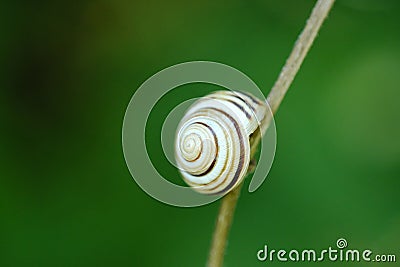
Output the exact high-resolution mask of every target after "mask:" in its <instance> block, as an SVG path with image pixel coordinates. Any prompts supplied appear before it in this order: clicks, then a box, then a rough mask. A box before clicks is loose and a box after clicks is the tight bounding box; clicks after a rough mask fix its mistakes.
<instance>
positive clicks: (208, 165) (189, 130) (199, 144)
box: [175, 91, 268, 194]
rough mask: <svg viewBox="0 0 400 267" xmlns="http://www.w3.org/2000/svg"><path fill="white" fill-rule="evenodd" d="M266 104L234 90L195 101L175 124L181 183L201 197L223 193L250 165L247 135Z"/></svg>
mask: <svg viewBox="0 0 400 267" xmlns="http://www.w3.org/2000/svg"><path fill="white" fill-rule="evenodd" d="M267 108H268V106H267V104H266V102H263V101H262V100H260V99H258V98H256V97H254V96H252V95H250V94H247V93H241V92H236V91H217V92H214V93H211V94H209V95H207V96H205V97H203V98H201V99H199V100H197V101H196V102H195V103H194V104H193V105H192V106H191V107H189V109H188V110H187V112H186V114H185V115H184V117H183V118H182V120H181V122H180V123H179V125H178V129H177V133H176V139H175V157H176V162H177V166H178V168H179V170H180V173H181V174H182V176H183V179H184V181H185V182H186V183H187V184H188V185H189V186H191V187H192V188H193V189H194V190H196V191H198V192H200V193H204V194H224V193H227V192H229V191H230V190H232V189H233V188H235V187H236V186H237V185H238V184H239V183H240V182H241V181H242V180H243V178H244V176H245V175H246V173H247V169H248V167H249V164H250V150H251V147H250V135H251V134H252V133H254V132H255V131H256V130H257V128H258V127H259V121H262V120H263V119H264V117H265V116H266V112H267Z"/></svg>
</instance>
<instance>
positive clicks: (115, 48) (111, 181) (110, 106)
mask: <svg viewBox="0 0 400 267" xmlns="http://www.w3.org/2000/svg"><path fill="white" fill-rule="evenodd" d="M313 4H314V1H309V0H285V1H278V0H277V1H262V0H258V1H244V0H242V1H239V0H233V1H208V0H207V1H193V2H188V1H157V0H148V1H141V2H138V1H119V2H117V1H114V2H113V1H79V2H76V3H75V2H71V1H41V2H40V3H39V1H38V2H36V1H25V2H24V1H4V2H2V3H1V4H0V5H1V6H0V28H1V29H0V32H1V42H0V47H1V50H0V60H1V62H2V63H4V64H2V66H3V67H2V71H1V74H0V79H1V83H2V89H1V91H0V114H1V117H0V119H1V126H0V129H1V132H0V137H1V139H0V140H1V142H0V149H1V153H0V162H1V163H0V266H2V267H3V266H4V267H5V266H7V267H8V266H40V267H44V266H204V265H205V261H206V258H207V254H208V248H209V244H210V240H211V233H212V230H213V227H214V222H215V217H216V214H217V210H218V204H219V203H218V202H216V203H213V204H210V205H207V206H203V207H199V208H177V207H172V206H168V205H165V204H162V203H160V202H158V201H156V200H154V199H153V198H151V197H150V196H148V195H147V194H146V193H144V192H143V191H142V190H141V189H140V188H139V187H138V185H137V184H136V183H135V182H134V180H133V179H132V177H131V176H130V174H129V172H128V169H127V167H126V165H125V162H124V157H123V153H122V146H121V128H122V120H123V116H124V112H125V108H126V106H127V104H128V102H129V100H130V98H131V96H132V95H133V93H134V92H135V90H136V89H137V88H138V87H139V85H140V84H141V83H142V82H144V81H145V80H146V79H147V78H149V77H150V76H151V75H153V74H154V73H156V72H157V71H160V70H162V69H163V68H165V67H168V66H171V65H174V64H177V63H181V62H185V61H192V60H211V61H217V62H221V63H224V64H228V65H231V66H233V67H235V68H237V69H239V70H241V71H242V72H244V73H246V74H247V75H248V76H249V77H251V78H252V79H253V80H254V81H255V82H256V83H257V85H258V86H259V87H260V88H261V89H262V90H263V92H264V93H265V94H267V92H268V91H269V89H270V88H271V86H272V85H273V83H274V80H275V79H276V77H277V75H278V73H279V71H280V68H281V67H282V65H283V63H284V61H285V59H286V57H287V56H288V54H289V52H290V50H291V48H292V45H293V43H294V41H295V39H296V36H297V35H298V33H299V32H300V31H301V29H302V27H303V25H304V23H305V20H306V18H307V17H308V15H309V13H310V10H311V8H312V6H313ZM399 14H400V2H399V1H395V0H391V1H389V0H386V1H381V0H374V1H373V0H364V1H362V0H359V1H356V0H342V1H338V2H337V3H336V5H335V7H334V9H333V11H332V12H331V14H330V16H329V18H328V20H327V21H326V23H325V24H324V27H323V28H322V30H321V32H320V34H319V37H318V39H317V40H316V43H315V44H314V46H313V47H312V49H311V51H310V53H309V55H308V57H307V59H306V61H305V62H304V64H303V66H302V69H301V70H300V72H299V74H298V75H297V77H296V79H295V81H294V83H293V85H292V87H291V89H290V91H289V93H288V95H287V97H286V98H285V100H284V102H283V104H282V105H281V108H280V110H279V112H278V114H277V116H276V127H277V133H278V143H277V151H276V157H275V162H274V164H273V166H272V170H271V172H270V174H269V176H268V178H267V179H266V181H265V182H264V184H263V185H262V186H261V188H260V189H259V190H258V191H256V192H255V193H252V194H249V193H248V192H247V191H246V190H243V192H242V195H241V198H240V201H239V204H238V207H237V211H236V214H235V221H234V225H233V227H232V231H231V235H230V240H229V246H228V251H227V255H226V262H225V263H226V264H225V265H226V266H263V265H264V266H265V265H270V266H281V265H284V264H287V265H293V264H295V263H279V262H273V263H271V262H267V263H266V262H264V263H261V262H258V261H257V258H256V253H257V251H258V250H259V249H261V248H262V247H263V245H264V244H267V245H268V246H269V247H271V248H274V249H279V248H284V249H287V250H289V249H292V248H297V249H306V248H313V249H316V250H320V249H324V248H327V247H328V246H332V247H335V244H336V240H337V239H338V238H340V237H343V238H346V239H347V242H348V244H349V248H357V249H360V250H363V249H371V250H373V251H374V253H383V254H384V253H388V254H396V255H397V258H398V259H397V260H398V261H399V260H400V259H399V257H400V253H399V248H400V246H399V245H400V241H399V236H400V228H399V226H400V211H399V204H400V203H399V202H400V194H399V188H400V180H399V178H400V139H399V136H400V125H399V113H400V105H399V98H400V90H399V82H400V75H399V70H400V50H399V47H400V28H399V25H400V16H399ZM192 86H193V88H196V90H191V91H192V92H193V94H194V95H201V94H202V93H203V92H205V91H207V88H209V87H207V85H205V86H199V85H192ZM206 87H207V88H206ZM202 90H204V91H202ZM174 95H175V96H180V95H179V94H178V93H176V92H175V93H174V92H172V93H171V94H169V95H168V96H166V97H167V98H166V99H168V97H169V99H173V97H174ZM171 101H172V100H171ZM174 101H176V100H174ZM161 102H162V101H161ZM163 103H164V104H163ZM163 103H160V105H158V106H157V108H158V109H159V110H160V111H162V110H163V109H164V111H163V112H161V113H160V114H161V115H162V116H161V115H160V116H154V114H153V115H152V116H151V118H150V119H151V122H149V123H153V125H154V128H153V130H154V131H153V130H152V131H153V132H154V134H152V135H150V136H149V139H148V140H147V141H148V142H149V143H151V144H152V146H151V148H150V152H151V153H150V154H151V155H152V160H153V162H156V164H157V167H158V169H160V171H161V172H164V173H166V174H169V175H170V176H172V177H177V175H176V170H175V169H174V168H172V167H171V166H169V165H168V162H167V161H166V160H165V158H164V156H162V154H161V153H157V151H161V149H160V148H159V147H157V144H159V138H160V134H159V133H158V132H157V130H159V129H160V127H161V122H162V121H163V119H164V118H163V116H165V115H166V114H167V113H168V108H172V107H171V105H168V103H170V102H169V101H165V100H164V102H163ZM160 155H161V156H160ZM176 180H177V181H178V180H179V178H177V179H176ZM247 182H248V181H247ZM313 264H314V265H315V263H297V265H303V266H305V265H313ZM339 265H344V263H331V262H325V263H324V266H339ZM357 265H359V266H366V263H359V264H357ZM375 265H376V266H378V265H379V264H376V263H375V264H371V266H375ZM385 266H396V264H393V263H391V264H389V263H387V264H385Z"/></svg>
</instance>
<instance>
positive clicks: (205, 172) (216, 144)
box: [190, 122, 218, 177]
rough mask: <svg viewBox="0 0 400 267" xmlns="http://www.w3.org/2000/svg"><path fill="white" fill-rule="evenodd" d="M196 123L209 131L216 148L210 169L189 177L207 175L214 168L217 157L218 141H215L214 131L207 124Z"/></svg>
mask: <svg viewBox="0 0 400 267" xmlns="http://www.w3.org/2000/svg"><path fill="white" fill-rule="evenodd" d="M196 123H197V124H201V125H203V126H204V127H206V128H208V129H209V130H210V132H211V133H212V135H213V137H214V141H215V148H216V151H215V156H214V160H213V162H212V163H211V165H210V167H208V169H207V170H205V171H204V172H203V173H200V174H190V175H192V176H196V177H199V176H203V175H206V174H207V173H209V172H210V171H211V170H212V169H213V168H214V166H215V162H216V161H217V157H218V139H217V135H216V134H215V132H214V130H213V129H212V128H211V127H210V126H209V125H207V124H205V123H203V122H196ZM199 157H200V155H199Z"/></svg>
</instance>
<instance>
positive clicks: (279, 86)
mask: <svg viewBox="0 0 400 267" xmlns="http://www.w3.org/2000/svg"><path fill="white" fill-rule="evenodd" d="M333 3H334V0H318V1H317V3H316V4H315V6H314V8H313V10H312V12H311V15H310V17H309V18H308V20H307V23H306V26H305V27H304V29H303V31H302V32H301V33H300V35H299V37H298V38H297V41H296V43H295V45H294V47H293V49H292V52H291V53H290V55H289V57H288V59H287V60H286V63H285V65H284V66H283V68H282V70H281V72H280V74H279V76H278V79H277V80H276V82H275V84H274V86H273V87H272V89H271V91H270V93H269V95H268V97H267V102H268V104H269V105H270V108H271V110H272V112H273V114H275V113H276V111H277V110H278V108H279V105H280V103H281V102H282V100H283V98H284V96H285V94H286V92H287V91H288V89H289V86H290V85H291V83H292V82H293V79H294V77H295V76H296V74H297V72H298V71H299V69H300V66H301V64H302V63H303V60H304V58H305V57H306V55H307V53H308V51H309V50H310V47H311V45H312V43H313V42H314V40H315V38H316V36H317V33H318V31H319V29H320V28H321V25H322V23H323V21H324V20H325V18H326V17H327V15H328V13H329V10H330V9H331V8H332V5H333ZM270 121H271V118H267V119H266V120H264V121H263V122H261V123H262V125H261V128H262V132H264V131H265V130H266V129H267V128H268V125H269V122H270ZM260 137H261V135H260V134H257V135H255V138H253V139H252V140H251V142H252V144H253V145H252V147H257V145H258V143H259V141H260ZM253 154H254V153H252V155H253ZM241 188H242V184H240V185H239V186H237V187H236V188H235V189H233V190H232V191H231V192H230V193H228V194H227V195H226V196H225V197H224V198H223V199H222V200H221V201H222V202H221V207H220V209H219V213H218V218H217V222H216V226H215V230H214V235H213V240H212V244H211V249H210V253H209V258H208V262H207V266H208V267H220V266H222V264H223V260H224V254H225V247H226V243H227V240H228V234H229V230H230V227H231V224H232V220H233V216H234V212H235V208H236V204H237V201H238V198H239V195H240V189H241Z"/></svg>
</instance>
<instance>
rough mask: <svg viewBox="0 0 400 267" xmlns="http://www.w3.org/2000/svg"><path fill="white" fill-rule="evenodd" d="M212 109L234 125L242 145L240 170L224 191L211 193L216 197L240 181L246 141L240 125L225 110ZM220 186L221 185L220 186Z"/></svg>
mask: <svg viewBox="0 0 400 267" xmlns="http://www.w3.org/2000/svg"><path fill="white" fill-rule="evenodd" d="M210 109H213V110H216V111H218V112H221V113H222V114H224V115H225V116H226V117H227V118H228V119H229V120H230V121H231V122H232V123H233V125H234V127H235V130H236V133H237V135H238V137H239V143H240V145H239V146H240V149H239V150H240V159H239V165H238V168H237V169H236V172H235V175H234V176H233V179H232V181H231V182H230V183H229V184H228V185H227V186H226V187H225V188H223V189H222V190H220V191H218V192H215V193H211V195H216V194H221V193H225V192H226V191H228V190H229V189H230V188H231V187H232V186H234V185H235V184H236V182H237V180H238V179H239V176H240V173H241V172H242V169H243V165H244V141H243V136H242V135H241V134H240V127H239V124H238V123H237V121H236V120H235V119H234V118H233V117H232V116H231V115H229V114H228V113H226V112H225V111H223V110H220V109H217V108H212V107H210ZM227 177H228V176H227ZM227 177H225V179H224V180H223V181H222V182H221V184H223V183H224V182H225V180H226V179H227ZM218 186H220V185H218ZM218 186H216V187H214V188H211V189H208V190H207V191H212V190H214V189H215V188H218Z"/></svg>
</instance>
